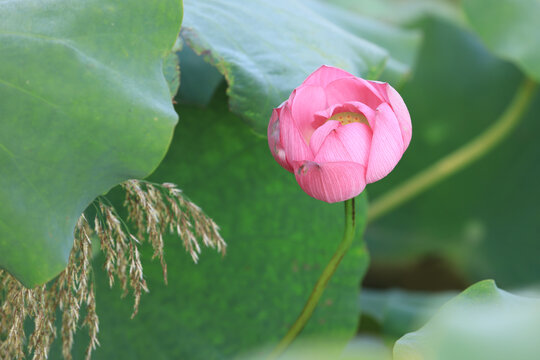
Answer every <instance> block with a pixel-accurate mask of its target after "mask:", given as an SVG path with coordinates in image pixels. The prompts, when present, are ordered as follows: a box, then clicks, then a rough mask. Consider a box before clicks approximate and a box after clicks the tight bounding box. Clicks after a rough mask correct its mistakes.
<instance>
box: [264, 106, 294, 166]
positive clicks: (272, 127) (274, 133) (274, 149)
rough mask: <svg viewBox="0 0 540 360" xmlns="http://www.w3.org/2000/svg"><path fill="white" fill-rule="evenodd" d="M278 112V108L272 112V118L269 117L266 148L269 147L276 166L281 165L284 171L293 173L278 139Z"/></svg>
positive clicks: (279, 110)
mask: <svg viewBox="0 0 540 360" xmlns="http://www.w3.org/2000/svg"><path fill="white" fill-rule="evenodd" d="M280 112H281V109H280V108H277V109H274V111H272V117H270V123H269V124H268V146H269V147H270V152H271V153H272V156H273V157H274V159H276V161H277V162H278V164H279V165H281V166H282V167H283V168H284V169H285V170H287V171H289V172H293V168H292V166H291V165H289V163H288V162H287V158H286V156H285V148H284V147H283V144H282V143H281V139H280V119H279V114H280Z"/></svg>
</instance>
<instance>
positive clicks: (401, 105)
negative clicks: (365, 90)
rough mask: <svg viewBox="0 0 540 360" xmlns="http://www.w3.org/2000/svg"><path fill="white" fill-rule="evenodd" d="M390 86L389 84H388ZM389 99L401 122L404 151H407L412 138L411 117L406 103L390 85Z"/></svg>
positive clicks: (388, 88) (388, 87)
mask: <svg viewBox="0 0 540 360" xmlns="http://www.w3.org/2000/svg"><path fill="white" fill-rule="evenodd" d="M387 85H388V84H387ZM387 91H388V98H389V100H390V106H392V108H393V109H394V113H395V114H396V117H397V120H398V122H399V128H400V129H401V136H402V138H403V151H405V150H407V147H409V144H410V143H411V137H412V123H411V115H409V110H407V106H406V105H405V102H404V101H403V99H402V98H401V96H400V95H399V93H398V92H397V91H396V90H395V89H394V88H393V87H391V86H390V85H388V86H387Z"/></svg>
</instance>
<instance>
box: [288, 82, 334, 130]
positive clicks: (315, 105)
mask: <svg viewBox="0 0 540 360" xmlns="http://www.w3.org/2000/svg"><path fill="white" fill-rule="evenodd" d="M289 104H290V106H291V111H292V116H293V118H294V120H295V122H296V126H297V127H298V130H299V131H300V134H302V136H303V137H304V139H306V141H308V140H309V138H310V137H311V134H313V131H315V128H314V127H313V121H314V119H315V113H316V112H318V111H321V110H323V109H326V107H327V106H326V94H325V92H324V89H323V88H322V87H320V86H312V85H307V86H303V85H301V86H300V87H298V88H297V89H295V90H294V91H293V93H292V94H291V98H290V100H289Z"/></svg>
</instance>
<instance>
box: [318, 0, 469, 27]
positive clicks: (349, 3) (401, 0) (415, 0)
mask: <svg viewBox="0 0 540 360" xmlns="http://www.w3.org/2000/svg"><path fill="white" fill-rule="evenodd" d="M326 1H327V2H332V3H333V4H336V5H339V6H340V7H343V8H345V9H347V10H348V11H351V12H355V13H360V14H362V15H364V16H368V17H370V18H375V19H380V20H383V21H384V22H387V23H393V24H401V25H407V24H411V23H414V22H416V21H418V20H420V19H421V18H423V17H425V16H430V15H437V16H440V17H443V18H445V19H449V20H452V22H458V23H462V18H463V16H462V14H461V12H460V9H459V7H458V6H457V4H456V1H455V0H326Z"/></svg>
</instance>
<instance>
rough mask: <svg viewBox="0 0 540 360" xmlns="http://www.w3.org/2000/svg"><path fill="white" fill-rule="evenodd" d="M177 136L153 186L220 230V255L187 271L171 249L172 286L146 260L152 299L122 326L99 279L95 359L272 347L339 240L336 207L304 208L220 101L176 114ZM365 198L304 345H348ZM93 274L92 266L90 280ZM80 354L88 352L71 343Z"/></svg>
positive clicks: (361, 258) (313, 203)
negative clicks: (167, 188)
mask: <svg viewBox="0 0 540 360" xmlns="http://www.w3.org/2000/svg"><path fill="white" fill-rule="evenodd" d="M178 111H179V112H180V113H181V114H182V121H183V122H182V124H181V125H180V126H179V130H180V131H179V132H177V134H176V136H175V139H174V141H173V144H172V146H171V149H170V151H169V153H168V155H167V157H166V158H165V160H164V161H163V163H162V164H161V166H160V167H159V168H158V170H157V171H156V173H155V175H153V177H152V179H153V180H154V181H160V182H161V181H173V182H175V183H177V184H179V185H180V186H181V187H182V189H183V190H184V191H185V192H186V194H188V195H189V196H190V198H191V199H192V200H193V201H194V202H195V203H196V204H198V205H200V206H201V207H202V208H203V209H205V211H206V212H207V213H208V214H211V215H212V217H213V218H214V220H215V221H216V222H217V223H218V224H219V225H220V227H221V228H222V231H221V233H222V235H223V237H224V239H225V240H226V241H227V243H228V250H227V255H226V256H225V257H223V258H222V257H221V256H219V255H217V254H213V253H211V252H209V253H206V254H205V256H203V257H201V259H200V261H199V263H198V264H193V262H192V260H191V258H190V257H189V256H188V255H187V254H186V253H185V250H184V249H183V247H182V245H181V243H180V242H179V241H178V239H175V238H167V239H166V244H165V252H166V253H165V257H166V260H167V262H168V273H169V279H168V280H169V285H168V286H164V285H163V279H162V271H161V268H160V265H159V263H158V262H151V261H150V257H151V253H152V252H151V249H149V248H145V249H144V250H143V254H142V256H143V265H144V273H145V275H146V278H147V281H148V285H149V288H150V293H149V294H148V295H145V296H143V298H142V302H141V306H140V308H139V314H138V315H137V317H135V319H134V320H129V317H130V313H131V311H132V309H131V306H132V304H131V303H130V301H125V299H124V300H122V299H120V291H119V290H118V289H114V290H112V291H111V290H109V289H108V287H109V286H108V282H107V278H106V274H104V273H103V272H101V271H100V272H98V273H97V274H96V280H97V301H98V305H97V307H98V312H99V315H100V329H101V332H100V342H101V347H100V348H98V350H97V351H96V352H95V359H148V358H152V359H156V360H157V359H193V360H196V359H205V360H208V359H226V358H230V357H232V356H233V355H237V354H239V353H240V352H242V351H247V350H249V349H251V348H256V347H259V346H264V345H266V344H268V342H274V341H277V340H278V339H279V338H280V337H281V336H283V335H284V334H285V332H286V331H287V329H288V327H289V326H290V325H291V323H292V322H293V320H294V319H295V318H296V316H297V315H298V314H299V313H300V310H301V309H302V307H303V304H304V302H305V301H306V299H307V297H308V295H309V293H310V291H311V289H312V287H313V285H314V283H315V281H316V279H317V278H318V276H319V275H320V273H321V271H322V268H323V266H324V265H325V264H326V263H327V262H328V261H329V259H330V258H331V256H332V254H333V252H334V251H335V250H336V248H337V246H338V244H339V241H341V236H342V233H343V228H342V227H343V204H341V203H339V204H331V205H330V204H326V203H323V202H321V201H318V200H315V199H312V198H310V197H309V196H307V195H306V194H305V193H304V192H303V191H302V190H301V189H300V188H299V186H298V185H297V183H296V181H295V179H294V176H293V175H291V174H290V173H288V172H287V171H285V170H283V169H282V168H281V167H280V166H279V165H278V164H277V163H276V162H275V161H274V160H273V158H272V156H271V154H270V152H269V150H268V144H267V141H266V139H264V138H259V137H255V136H253V133H252V131H251V129H250V128H249V127H248V126H246V125H245V123H244V122H243V121H242V120H240V119H239V118H238V117H236V116H234V115H232V114H230V113H229V112H228V110H227V104H226V98H225V96H224V91H223V89H221V91H220V93H219V98H218V99H215V100H214V102H213V103H212V105H211V106H210V108H209V109H207V110H203V109H199V108H195V107H187V106H181V107H179V108H178ZM365 210H366V204H365V198H364V197H360V198H359V199H357V214H358V221H359V224H358V234H357V237H356V240H355V242H354V246H353V248H352V249H351V251H350V252H349V253H348V254H347V256H346V257H345V258H344V260H343V262H342V263H341V265H340V267H339V269H338V271H337V273H336V275H335V277H334V278H333V279H332V281H331V282H330V284H329V288H328V289H327V291H326V293H325V295H324V297H323V299H322V300H321V303H320V305H319V307H318V309H317V310H316V312H315V314H314V317H313V318H312V319H311V320H310V322H309V324H308V326H307V328H306V329H305V330H304V334H306V335H324V336H325V337H326V338H332V337H334V336H335V337H337V340H336V341H338V342H341V343H342V344H345V343H346V342H347V341H348V340H349V339H350V338H351V337H352V336H353V335H354V333H355V330H356V327H357V323H358V315H359V308H358V303H357V296H358V284H359V282H360V279H361V277H362V275H363V273H364V271H365V268H366V266H367V253H366V251H365V249H364V246H363V245H362V243H361V240H360V238H361V236H360V235H361V233H362V230H363V225H364V221H365ZM98 264H99V262H98V263H96V266H95V267H96V268H99V266H98ZM78 343H79V345H80V346H81V352H82V350H84V345H85V342H84V340H79V341H78Z"/></svg>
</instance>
